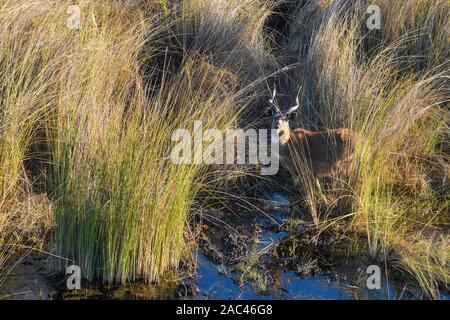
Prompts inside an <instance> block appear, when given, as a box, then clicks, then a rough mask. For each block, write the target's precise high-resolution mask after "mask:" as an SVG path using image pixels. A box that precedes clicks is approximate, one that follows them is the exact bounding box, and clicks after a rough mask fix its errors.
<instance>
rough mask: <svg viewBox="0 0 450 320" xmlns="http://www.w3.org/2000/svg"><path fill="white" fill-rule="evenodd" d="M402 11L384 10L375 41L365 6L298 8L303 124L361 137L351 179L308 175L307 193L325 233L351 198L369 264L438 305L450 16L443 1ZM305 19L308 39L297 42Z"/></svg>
mask: <svg viewBox="0 0 450 320" xmlns="http://www.w3.org/2000/svg"><path fill="white" fill-rule="evenodd" d="M395 3H396V4H395V5H394V7H396V8H397V6H398V8H397V9H399V10H395V9H393V8H392V7H391V6H392V2H390V1H378V2H377V4H378V5H380V7H381V8H382V9H384V10H383V11H382V12H383V13H386V14H384V15H383V22H382V29H381V30H376V31H372V32H369V31H368V30H366V29H365V16H364V12H365V7H364V4H363V3H355V4H354V5H350V4H349V3H345V2H342V1H328V2H327V1H323V2H321V3H320V5H318V6H316V7H315V8H311V6H312V4H309V5H307V6H298V8H297V10H298V12H297V15H296V16H297V19H298V20H296V22H294V24H293V27H292V30H293V32H292V33H291V34H290V37H289V39H288V41H289V44H288V46H287V48H289V50H288V54H289V55H290V56H293V57H294V58H295V59H297V61H298V63H299V65H300V67H299V68H298V69H297V72H298V74H294V75H293V76H292V77H293V78H294V80H295V81H298V82H300V83H302V85H303V88H304V90H303V93H304V105H305V111H306V113H307V114H306V115H305V117H304V118H303V119H304V122H303V125H305V126H309V127H312V128H316V129H326V128H336V127H348V128H351V129H353V130H354V131H356V132H357V133H358V135H359V138H358V141H357V144H356V149H355V156H354V160H353V170H352V173H351V174H348V173H344V172H339V173H337V175H336V176H335V177H333V181H332V183H329V182H328V183H327V182H325V181H318V180H317V179H315V178H314V177H310V175H308V174H303V175H302V176H301V182H302V183H300V187H301V190H302V193H303V194H304V195H306V196H307V197H306V203H307V205H308V207H309V208H310V211H311V213H312V214H313V217H314V220H315V221H316V223H319V221H320V220H322V222H324V223H325V225H327V224H328V223H329V222H330V221H329V218H330V217H329V216H328V215H327V214H324V213H329V212H333V210H334V211H335V209H336V208H337V207H336V203H338V202H343V201H342V200H343V199H348V200H346V201H344V202H343V203H345V204H346V206H347V207H346V209H345V212H346V214H347V215H345V216H346V217H348V216H351V217H352V218H351V224H350V227H351V228H350V229H351V230H353V231H356V232H357V234H360V235H361V236H363V238H365V239H367V249H368V251H369V253H370V256H371V258H372V259H373V260H374V261H379V262H380V263H381V262H384V261H387V262H388V264H389V266H391V267H393V268H394V269H400V270H402V271H405V272H406V273H407V274H408V275H410V276H412V277H413V278H415V279H416V280H417V282H418V283H419V284H420V285H421V286H422V288H423V289H424V291H425V292H426V293H427V294H429V295H430V296H433V297H437V295H438V287H439V286H444V287H445V286H446V285H447V283H448V277H449V269H448V262H449V260H448V259H449V257H448V250H447V247H446V246H447V244H448V234H446V231H445V230H446V227H444V228H443V223H447V222H448V219H447V218H448V217H446V214H447V213H448V209H449V208H448V182H447V181H448V178H449V177H448V166H449V154H448V150H447V153H446V152H445V149H443V146H445V144H448V132H449V131H448V129H449V128H448V123H449V120H450V114H449V112H448V109H447V108H446V107H445V106H448V102H449V100H448V97H449V96H450V92H449V88H448V79H449V76H450V74H449V72H448V70H449V65H448V63H449V61H448V57H449V51H448V45H446V41H448V39H447V40H445V35H447V36H448V30H449V24H448V23H449V19H448V18H449V15H450V8H449V5H448V3H446V2H444V1H442V2H440V1H437V2H436V1H411V2H408V4H407V5H406V6H405V7H403V4H401V5H400V3H397V2H395ZM400 7H402V10H400ZM405 8H406V9H405ZM399 12H400V13H401V14H399ZM366 17H367V16H366ZM305 20H306V21H308V22H309V23H310V25H308V29H307V31H304V32H302V33H295V32H294V31H295V30H297V29H296V24H301V23H302V22H303V21H305ZM398 26H401V27H400V28H398ZM305 41H307V42H306V43H305ZM301 172H304V171H301ZM445 190H447V191H445ZM419 208H420V209H419ZM339 209H342V208H339ZM357 241H358V242H360V237H359V238H358V240H357ZM408 247H409V248H413V247H414V248H415V250H411V249H409V248H408ZM430 248H433V249H434V250H430Z"/></svg>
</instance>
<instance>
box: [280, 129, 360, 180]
mask: <svg viewBox="0 0 450 320" xmlns="http://www.w3.org/2000/svg"><path fill="white" fill-rule="evenodd" d="M282 134H283V135H286V131H284V132H282ZM280 138H281V137H280ZM286 138H287V137H283V139H280V140H287V143H284V144H281V143H280V160H281V164H282V165H283V166H285V167H286V168H287V169H288V170H289V171H290V172H297V171H298V169H299V168H298V165H297V162H298V161H299V160H303V161H304V163H305V165H306V166H307V167H308V168H309V169H310V170H311V171H312V173H313V174H314V175H315V176H316V177H323V176H330V175H332V174H333V172H334V171H335V169H336V166H337V164H338V163H341V164H342V165H344V166H345V167H346V168H347V169H348V167H349V164H350V162H351V159H352V155H353V151H354V145H355V140H356V134H355V133H354V132H353V131H351V130H350V129H346V128H339V129H332V130H326V131H319V132H312V131H308V130H305V129H302V128H299V129H295V130H294V131H290V132H289V137H288V138H287V139H286Z"/></svg>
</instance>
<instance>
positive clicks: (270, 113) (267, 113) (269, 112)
mask: <svg viewBox="0 0 450 320" xmlns="http://www.w3.org/2000/svg"><path fill="white" fill-rule="evenodd" d="M264 115H266V116H267V117H270V116H273V110H272V108H270V107H269V108H267V109H266V111H264Z"/></svg>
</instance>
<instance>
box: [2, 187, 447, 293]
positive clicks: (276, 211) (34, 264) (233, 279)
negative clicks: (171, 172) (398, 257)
mask: <svg viewBox="0 0 450 320" xmlns="http://www.w3.org/2000/svg"><path fill="white" fill-rule="evenodd" d="M268 200H269V205H268V209H269V210H270V212H272V213H271V214H270V215H264V214H261V215H258V216H256V217H255V219H254V220H253V223H255V224H257V225H259V226H261V227H262V228H261V233H260V234H259V239H258V242H257V250H259V251H261V252H262V251H264V250H266V249H268V248H270V247H271V246H273V245H275V244H276V243H277V242H279V241H281V240H283V239H284V238H285V237H287V236H288V233H287V232H285V231H279V232H277V231H274V229H273V228H270V226H272V227H273V226H274V225H281V224H283V222H284V220H285V219H286V217H287V215H286V212H288V211H289V210H288V207H289V202H288V200H287V198H286V197H285V196H284V195H282V194H273V195H272V196H270V197H269V199H268ZM280 230H281V229H280ZM232 268H233V267H231V266H226V265H218V264H215V263H214V262H212V261H211V260H209V259H208V258H207V257H206V255H205V254H204V252H203V251H202V250H198V251H197V266H196V276H195V278H193V279H192V282H193V283H194V284H195V286H196V287H197V288H198V292H197V296H196V297H195V298H197V299H255V300H270V299H289V300H290V299H338V300H347V299H420V298H422V296H420V294H411V292H410V291H409V292H408V291H405V290H401V289H400V288H403V287H404V284H400V285H399V284H397V285H395V284H394V283H392V282H389V283H386V281H383V282H382V283H383V285H382V289H381V290H368V289H366V288H361V286H360V287H358V286H355V285H353V284H352V283H350V282H349V281H347V280H346V279H348V278H347V277H346V276H345V275H344V276H342V275H341V276H339V277H336V276H335V275H330V276H315V277H307V278H302V277H299V276H298V275H297V274H296V273H295V272H294V271H289V270H284V269H280V270H278V271H277V272H278V281H277V284H276V287H274V285H272V287H270V288H268V290H266V291H264V292H261V290H260V289H258V287H257V286H255V284H252V283H251V282H248V281H244V282H242V281H240V279H239V277H240V274H239V273H238V272H236V271H234V270H233V269H232ZM357 272H359V274H360V275H362V276H363V277H366V275H365V274H364V272H363V271H362V270H359V271H353V274H352V275H351V277H350V278H354V276H355V273H357ZM352 276H353V277H352ZM64 282H65V281H64V280H61V281H60V282H59V284H58V283H55V281H54V280H51V279H49V278H47V277H46V275H45V267H44V266H43V264H42V263H41V258H40V257H36V256H33V255H30V256H29V257H27V258H25V259H24V260H23V261H22V262H21V263H19V264H17V266H16V267H15V268H14V269H13V271H12V272H11V273H10V275H9V277H8V278H7V279H6V281H5V283H4V284H3V286H2V287H0V299H34V300H35V299H44V300H47V299H173V298H174V297H175V296H176V290H177V289H176V287H177V283H175V282H173V281H168V282H165V283H161V284H159V285H150V286H148V285H146V284H144V283H135V284H132V285H128V286H118V287H113V288H108V289H105V288H98V287H92V286H91V287H90V288H82V289H81V290H80V291H78V292H68V291H64V289H61V287H62V288H64V286H63V285H64ZM61 284H62V286H61ZM83 287H84V286H83ZM190 298H192V297H190ZM440 298H441V299H445V300H450V295H449V294H445V293H442V295H441V297H440Z"/></svg>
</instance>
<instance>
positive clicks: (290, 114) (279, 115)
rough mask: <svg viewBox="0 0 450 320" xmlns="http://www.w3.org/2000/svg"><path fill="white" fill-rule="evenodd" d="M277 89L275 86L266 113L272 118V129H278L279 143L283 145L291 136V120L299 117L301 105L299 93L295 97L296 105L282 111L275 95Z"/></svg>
mask: <svg viewBox="0 0 450 320" xmlns="http://www.w3.org/2000/svg"><path fill="white" fill-rule="evenodd" d="M276 93H277V91H276V88H275V87H274V88H273V92H272V98H271V99H269V103H270V107H268V108H267V110H266V115H267V116H269V117H271V118H272V124H271V129H275V130H277V131H278V135H279V143H280V144H281V145H283V144H286V143H287V142H288V141H289V138H290V128H289V121H293V120H295V119H296V118H297V116H298V112H297V109H298V107H299V102H298V95H297V97H296V99H295V105H294V106H292V107H290V108H289V109H288V110H287V111H286V112H282V111H281V109H280V108H279V107H278V106H277V104H276V102H275V95H276Z"/></svg>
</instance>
